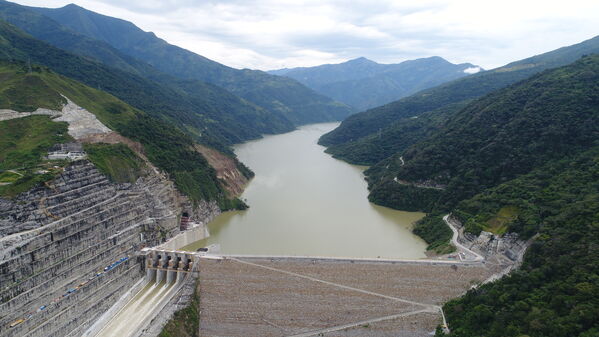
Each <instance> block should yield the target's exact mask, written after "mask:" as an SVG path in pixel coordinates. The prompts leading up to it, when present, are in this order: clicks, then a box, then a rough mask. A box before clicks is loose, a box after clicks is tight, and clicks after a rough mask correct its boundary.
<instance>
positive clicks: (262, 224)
mask: <svg viewBox="0 0 599 337" xmlns="http://www.w3.org/2000/svg"><path fill="white" fill-rule="evenodd" d="M337 125H339V124H338V123H324V124H312V125H307V126H303V127H300V128H299V129H298V130H296V131H293V132H289V133H286V134H282V135H274V136H265V137H264V138H262V139H259V140H255V141H250V142H247V143H243V144H240V145H236V146H235V148H234V150H235V153H236V154H237V156H238V157H239V159H240V160H241V161H242V162H243V163H245V164H246V165H247V166H249V167H250V168H251V169H252V170H253V171H254V172H255V174H256V176H255V177H254V178H253V179H252V181H251V182H250V183H249V184H248V186H247V188H246V190H245V191H244V193H243V194H242V195H241V199H242V200H245V201H246V203H247V204H248V205H249V206H250V208H249V209H248V210H245V211H234V212H226V213H223V214H221V215H220V216H218V217H217V218H216V219H215V220H213V221H212V222H211V223H210V224H208V228H209V231H210V237H209V238H207V239H205V240H201V241H197V242H195V243H193V244H191V245H189V246H186V247H184V249H186V250H193V251H195V250H196V249H197V248H200V247H205V246H208V245H211V244H219V245H220V252H221V253H223V254H242V255H246V254H247V255H302V256H335V257H365V258H377V257H381V258H405V259H417V258H423V257H425V254H424V251H425V249H426V243H425V242H424V241H423V240H422V239H420V238H419V237H417V236H415V235H414V234H412V233H411V231H410V229H411V226H412V223H413V222H414V221H416V220H418V219H420V218H421V217H422V216H424V214H423V213H415V212H402V211H396V210H392V209H389V208H385V207H381V206H377V205H374V204H372V203H370V202H369V201H368V198H367V196H368V190H367V184H366V181H364V175H363V173H362V172H363V170H364V169H365V168H364V167H360V166H354V165H349V164H347V163H345V162H343V161H340V160H337V159H334V158H333V157H331V156H330V155H328V154H326V153H324V149H325V148H324V147H322V146H320V145H318V144H317V141H318V138H319V137H320V136H321V135H322V134H324V133H326V132H329V131H331V130H332V129H334V128H335V127H337Z"/></svg>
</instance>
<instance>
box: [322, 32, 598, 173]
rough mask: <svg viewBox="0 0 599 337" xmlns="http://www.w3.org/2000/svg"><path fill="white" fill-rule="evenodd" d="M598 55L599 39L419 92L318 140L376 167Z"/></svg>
mask: <svg viewBox="0 0 599 337" xmlns="http://www.w3.org/2000/svg"><path fill="white" fill-rule="evenodd" d="M598 52H599V37H595V38H592V39H590V40H587V41H584V42H581V43H579V44H575V45H573V46H569V47H563V48H560V49H557V50H554V51H551V52H548V53H545V54H541V55H537V56H533V57H530V58H527V59H524V60H521V61H517V62H513V63H510V64H508V65H505V66H503V67H500V68H497V69H493V70H490V71H485V72H482V73H479V74H474V75H471V76H468V77H465V78H462V79H458V80H455V81H452V82H449V83H446V84H442V85H440V86H438V87H435V88H431V89H427V90H424V91H421V92H419V93H417V94H414V95H412V96H409V97H406V98H403V99H401V100H399V101H396V102H393V103H390V104H387V105H385V106H382V107H379V108H375V109H371V110H368V111H365V112H361V113H358V114H355V115H353V116H350V117H349V118H347V119H346V120H344V121H343V122H342V123H341V125H340V126H339V127H338V128H337V129H335V130H333V131H331V132H330V133H328V134H325V135H323V136H322V137H321V138H320V143H321V144H322V145H326V146H328V147H329V148H328V149H327V152H329V153H331V154H333V155H334V156H335V157H337V158H340V159H344V160H346V161H349V162H354V163H360V164H365V165H373V164H375V163H377V162H379V161H381V160H383V159H385V158H388V157H390V156H392V155H393V154H395V153H400V152H402V151H404V150H405V149H406V148H407V147H409V146H410V145H412V144H415V143H416V142H418V141H419V140H422V139H424V138H425V137H426V136H427V135H428V134H429V133H430V132H431V131H434V130H436V129H437V128H438V127H440V126H442V125H443V124H444V123H445V120H446V119H447V118H448V117H449V116H451V115H452V114H453V113H455V112H456V111H459V110H460V109H461V108H463V107H464V106H465V105H467V104H468V103H469V102H470V101H471V100H473V99H475V98H478V97H481V96H483V95H485V94H488V93H490V92H492V91H494V90H497V89H500V88H504V87H506V86H508V85H510V84H513V83H516V82H518V81H521V80H524V79H526V78H528V77H530V76H531V75H533V74H536V73H538V72H541V71H543V70H545V69H549V68H555V67H558V66H562V65H566V64H569V63H571V62H574V61H575V60H576V59H578V58H580V57H581V56H583V55H585V54H592V53H598Z"/></svg>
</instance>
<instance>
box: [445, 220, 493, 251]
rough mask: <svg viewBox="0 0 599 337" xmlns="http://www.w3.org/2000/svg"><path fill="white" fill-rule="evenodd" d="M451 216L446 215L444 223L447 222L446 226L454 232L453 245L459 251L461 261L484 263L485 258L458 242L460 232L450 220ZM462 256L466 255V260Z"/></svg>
mask: <svg viewBox="0 0 599 337" xmlns="http://www.w3.org/2000/svg"><path fill="white" fill-rule="evenodd" d="M450 215H451V214H447V215H445V216H444V217H443V221H445V224H447V226H449V228H451V230H452V231H453V236H452V237H451V243H452V244H453V245H454V246H455V247H456V248H457V249H458V250H459V253H458V256H459V257H460V260H462V261H478V262H482V261H484V259H485V258H484V257H482V255H480V254H478V253H476V252H474V251H472V250H471V249H469V248H466V246H464V245H462V244H461V243H459V242H458V237H459V236H460V232H459V231H458V229H457V228H456V227H455V226H454V225H453V224H452V223H451V221H450V220H449V217H450ZM462 254H464V258H462Z"/></svg>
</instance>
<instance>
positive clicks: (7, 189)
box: [0, 116, 72, 198]
mask: <svg viewBox="0 0 599 337" xmlns="http://www.w3.org/2000/svg"><path fill="white" fill-rule="evenodd" d="M71 139H72V138H71V137H70V136H69V135H68V134H67V124H66V123H64V122H60V123H57V122H53V121H52V120H51V119H50V118H49V117H48V116H29V117H24V118H18V119H10V120H6V121H1V122H0V182H2V183H5V184H6V185H4V184H3V185H0V196H1V197H8V198H12V197H15V196H16V195H17V194H19V193H21V192H25V191H27V190H29V189H30V188H32V187H34V186H36V185H38V184H40V183H44V182H46V181H48V180H51V179H52V178H54V176H55V174H56V173H59V172H60V169H59V170H50V167H52V166H54V165H56V166H60V167H62V166H64V164H65V163H64V162H58V161H47V160H44V159H43V157H44V156H45V155H46V154H47V152H48V150H49V149H50V148H51V147H52V145H54V144H56V143H65V142H68V141H69V140H71ZM7 170H16V171H15V172H18V173H13V172H10V171H7ZM39 170H45V171H47V173H43V174H40V173H38V172H37V171H39Z"/></svg>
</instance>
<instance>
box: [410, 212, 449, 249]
mask: <svg viewBox="0 0 599 337" xmlns="http://www.w3.org/2000/svg"><path fill="white" fill-rule="evenodd" d="M413 232H414V234H416V235H418V236H420V237H421V238H423V239H424V241H426V243H428V247H427V250H432V251H434V252H435V253H437V254H448V253H451V252H453V251H455V247H454V246H452V245H451V244H450V243H449V241H450V240H451V237H452V235H453V232H452V231H451V229H449V227H447V224H445V221H443V216H442V215H431V214H429V215H427V216H425V217H424V218H422V219H420V220H419V221H418V222H416V224H415V225H414V229H413Z"/></svg>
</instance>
